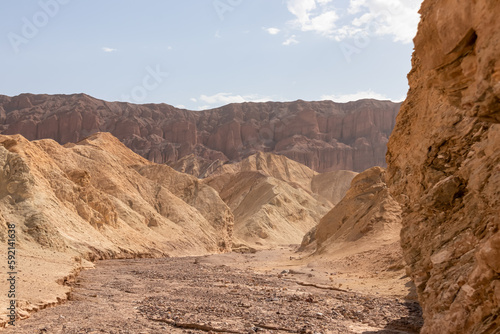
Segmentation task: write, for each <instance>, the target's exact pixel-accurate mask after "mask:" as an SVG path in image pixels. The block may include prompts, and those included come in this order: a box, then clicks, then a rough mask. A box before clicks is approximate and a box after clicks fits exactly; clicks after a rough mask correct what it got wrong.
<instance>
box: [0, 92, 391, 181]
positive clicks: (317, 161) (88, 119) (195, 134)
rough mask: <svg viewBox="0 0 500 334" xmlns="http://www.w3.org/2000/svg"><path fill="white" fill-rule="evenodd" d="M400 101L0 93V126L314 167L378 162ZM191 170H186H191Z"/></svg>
mask: <svg viewBox="0 0 500 334" xmlns="http://www.w3.org/2000/svg"><path fill="white" fill-rule="evenodd" d="M399 106H400V104H399V103H393V102H390V101H377V100H360V101H356V102H349V103H334V102H332V101H321V102H305V101H301V100H299V101H295V102H266V103H242V104H230V105H227V106H224V107H220V108H215V109H211V110H203V111H190V110H184V109H177V108H174V107H172V106H170V105H167V104H145V105H135V104H130V103H121V102H106V101H102V100H98V99H95V98H92V97H90V96H88V95H85V94H75V95H33V94H22V95H19V96H15V97H8V96H0V133H3V134H21V135H23V136H25V137H26V138H27V139H29V140H35V139H44V138H51V139H54V140H56V141H57V142H59V143H61V144H65V143H68V142H78V141H80V140H82V139H83V138H85V137H87V136H88V135H90V134H92V133H95V132H110V133H112V134H113V135H114V136H115V137H117V138H118V139H119V140H120V141H122V142H123V143H124V144H125V145H126V146H127V147H129V148H130V149H132V150H133V151H134V152H136V153H138V154H140V155H141V156H143V157H145V158H147V159H149V160H151V161H153V162H156V163H169V164H176V163H177V162H178V161H179V160H181V159H182V158H184V157H186V156H189V155H190V154H194V155H195V156H196V157H199V158H201V159H202V160H203V161H205V162H207V161H208V165H210V164H211V163H213V162H217V161H218V162H219V163H225V162H228V161H232V162H234V161H240V160H241V159H244V158H245V157H248V156H250V155H252V154H254V153H256V152H259V151H262V152H272V153H275V154H281V155H285V156H287V157H288V158H290V159H292V160H295V161H298V162H300V163H302V164H304V165H306V166H308V167H309V168H311V169H313V170H315V171H318V172H328V171H334V170H353V171H357V172H360V171H363V170H365V169H367V168H370V167H372V166H385V157H384V156H385V152H386V146H387V141H388V137H389V135H390V133H391V131H392V128H393V127H394V122H395V117H396V114H397V112H398V110H399ZM190 170H191V169H190Z"/></svg>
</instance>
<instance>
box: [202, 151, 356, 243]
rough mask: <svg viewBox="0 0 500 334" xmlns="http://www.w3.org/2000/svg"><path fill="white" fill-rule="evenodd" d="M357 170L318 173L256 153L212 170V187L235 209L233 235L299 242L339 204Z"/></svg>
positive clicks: (249, 240) (239, 238)
mask: <svg viewBox="0 0 500 334" xmlns="http://www.w3.org/2000/svg"><path fill="white" fill-rule="evenodd" d="M356 174H357V173H355V172H351V171H337V172H330V173H325V174H319V173H317V172H315V171H313V170H311V169H310V168H308V167H306V166H304V165H302V164H300V163H298V162H295V161H293V160H290V159H288V158H286V157H284V156H279V155H274V154H271V153H262V152H261V153H257V154H255V155H252V156H250V157H248V158H246V159H244V160H242V161H241V162H239V163H236V164H226V165H222V166H220V167H219V168H217V169H215V170H213V171H212V172H211V175H210V176H208V177H207V178H206V179H204V180H203V183H205V184H207V185H209V186H211V187H213V188H214V189H215V190H217V191H218V192H219V195H220V197H221V198H222V199H223V200H224V201H225V202H226V204H227V205H228V206H229V207H230V208H231V210H232V212H233V214H234V240H235V242H237V243H241V244H244V245H250V246H251V247H257V248H259V246H264V247H266V248H268V247H270V246H273V245H274V246H276V245H280V244H281V245H282V244H298V243H300V241H301V240H302V237H303V236H304V234H305V233H306V232H307V231H309V230H310V229H311V228H312V227H314V226H316V224H317V223H318V221H319V220H320V219H321V217H322V216H323V215H324V214H325V213H326V212H328V210H330V209H331V208H332V207H333V206H334V205H335V204H337V203H338V202H339V201H340V199H341V198H342V197H343V195H344V194H345V192H346V191H347V189H348V185H349V183H350V181H351V180H352V178H353V177H354V176H355V175H356Z"/></svg>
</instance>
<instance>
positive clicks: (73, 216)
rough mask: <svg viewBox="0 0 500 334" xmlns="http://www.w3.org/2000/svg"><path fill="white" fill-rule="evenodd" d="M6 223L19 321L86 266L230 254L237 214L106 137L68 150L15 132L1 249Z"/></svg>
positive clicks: (1, 204)
mask: <svg viewBox="0 0 500 334" xmlns="http://www.w3.org/2000/svg"><path fill="white" fill-rule="evenodd" d="M7 224H15V230H16V248H17V263H18V267H17V271H19V272H20V273H22V280H21V279H19V280H18V283H17V284H18V287H17V290H18V292H19V294H18V296H17V297H16V299H17V300H18V309H20V310H21V313H20V315H22V314H23V311H26V310H33V309H38V308H41V307H44V306H45V305H47V304H51V303H57V300H58V299H56V297H57V298H59V299H64V298H66V296H65V293H66V292H67V291H68V290H67V289H68V288H67V287H63V286H62V283H63V282H64V281H65V280H66V279H67V277H68V276H70V275H71V273H72V271H74V270H78V269H79V268H81V267H82V266H83V264H82V263H86V260H95V259H106V258H128V257H143V256H170V255H200V254H208V253H217V252H225V251H229V250H230V249H231V234H232V224H233V214H232V213H231V211H230V209H229V207H228V206H227V205H226V204H225V203H224V202H223V201H222V200H221V198H220V197H219V196H218V194H217V192H216V191H215V190H214V189H212V188H210V187H209V186H207V185H205V184H203V183H201V182H200V181H199V180H198V179H197V178H196V177H194V176H191V175H187V174H182V173H179V172H177V171H175V170H173V169H172V168H170V167H168V166H166V165H157V164H155V163H153V162H150V161H148V160H146V159H144V158H142V157H140V156H139V155H137V154H135V153H133V152H132V151H130V150H129V149H128V148H126V147H125V146H124V145H123V144H122V143H121V142H120V141H118V140H117V139H116V138H114V137H113V136H111V135H110V134H107V133H97V134H94V135H92V136H90V137H89V138H87V139H85V140H83V141H80V142H78V143H77V144H67V145H65V146H61V145H59V144H58V143H56V142H55V141H53V140H51V139H45V140H39V141H33V142H30V141H28V140H26V139H25V138H23V137H22V136H20V135H13V136H0V241H1V242H2V244H4V245H6V243H7ZM6 251H7V247H2V248H1V249H0V254H1V255H2V258H4V259H5V258H6V254H5V253H6ZM5 265H6V261H3V262H2V263H1V266H2V270H3V271H4V272H7V271H9V270H7V268H6V267H5ZM87 265H88V263H87ZM4 269H5V270H4ZM42 281H43V282H42ZM56 281H57V282H59V283H61V284H57V283H56ZM33 287H37V289H36V291H35V289H34V288H33ZM54 291H56V292H54ZM6 297H7V294H2V296H1V297H0V298H1V299H0V301H1V302H2V303H1V305H6V304H5V303H4V302H5V298H6ZM4 312H5V310H2V311H1V313H0V314H2V313H4ZM0 323H1V320H0Z"/></svg>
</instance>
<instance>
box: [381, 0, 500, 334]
mask: <svg viewBox="0 0 500 334" xmlns="http://www.w3.org/2000/svg"><path fill="white" fill-rule="evenodd" d="M420 12H421V14H422V20H421V22H420V26H419V32H418V34H417V37H416V38H415V52H414V54H413V59H412V65H413V68H412V70H411V72H410V74H409V76H408V79H409V84H410V91H409V94H408V97H407V99H406V101H405V102H404V104H403V106H402V109H401V112H400V114H399V115H398V118H397V124H396V128H395V130H394V132H393V134H392V136H391V139H390V142H389V151H388V154H387V161H388V164H389V168H388V174H389V178H388V180H389V185H390V188H391V192H392V194H393V195H394V196H395V198H396V199H397V200H398V201H399V202H400V203H401V204H402V205H403V209H404V216H403V229H402V233H401V241H402V246H403V250H404V255H405V259H406V262H407V263H408V271H409V273H410V275H411V277H412V278H413V280H414V281H415V283H416V285H417V289H418V290H417V292H418V295H419V299H420V302H421V304H422V307H423V311H424V319H425V325H424V328H423V329H422V333H423V334H426V333H498V332H499V328H500V317H499V314H500V150H499V148H500V107H499V106H500V62H499V59H500V35H499V31H500V21H499V20H498V16H499V15H500V2H498V1H489V0H477V1H468V0H442V1H437V0H425V1H424V2H423V4H422V8H421V10H420Z"/></svg>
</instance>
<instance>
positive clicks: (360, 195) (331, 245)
mask: <svg viewBox="0 0 500 334" xmlns="http://www.w3.org/2000/svg"><path fill="white" fill-rule="evenodd" d="M400 228H401V209H400V206H399V204H398V203H397V202H396V201H395V200H394V199H393V198H392V196H391V195H390V194H389V190H388V188H387V185H386V184H385V171H384V170H383V169H382V168H380V167H373V168H370V169H368V170H366V171H364V172H363V173H360V174H358V175H357V176H355V177H354V179H352V182H351V186H350V188H349V190H348V191H347V193H346V195H345V196H344V198H343V199H342V200H341V201H340V203H338V204H337V205H336V206H335V207H334V208H333V209H332V210H330V211H329V212H328V213H327V214H326V215H325V216H323V217H322V218H321V221H320V222H319V224H318V226H317V227H316V228H315V229H314V231H313V232H311V234H310V235H307V236H306V238H305V239H304V242H303V245H302V248H305V247H307V246H308V245H309V244H310V243H312V242H316V248H317V251H316V252H317V253H319V254H321V253H331V252H334V251H335V250H337V248H338V247H337V246H345V243H346V242H347V243H348V242H356V241H359V242H358V244H359V246H360V247H368V248H369V247H370V245H369V244H371V247H373V246H375V247H380V246H382V245H384V244H390V243H393V242H394V241H397V240H398V239H399V230H400ZM313 234H314V236H313ZM363 240H366V245H363Z"/></svg>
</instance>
